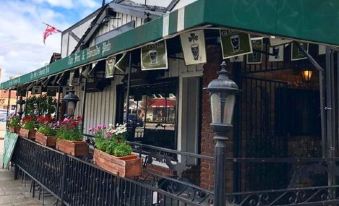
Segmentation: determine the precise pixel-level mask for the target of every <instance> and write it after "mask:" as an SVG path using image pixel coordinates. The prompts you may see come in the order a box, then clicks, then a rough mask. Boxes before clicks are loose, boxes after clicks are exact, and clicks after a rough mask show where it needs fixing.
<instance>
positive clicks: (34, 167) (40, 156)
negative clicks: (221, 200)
mask: <svg viewBox="0 0 339 206" xmlns="http://www.w3.org/2000/svg"><path fill="white" fill-rule="evenodd" d="M12 161H13V162H14V163H15V165H16V167H17V168H18V169H19V170H22V171H23V172H24V173H25V174H27V175H28V176H29V177H31V178H32V180H33V181H34V182H35V183H37V184H39V185H40V186H41V187H43V188H44V189H45V190H47V191H48V192H50V193H51V194H52V195H54V196H55V197H56V198H57V199H58V200H59V201H60V202H62V203H63V204H65V205H76V206H79V205H83V206H86V205H89V206H95V205H98V206H101V205H115V206H120V205H124V206H125V205H126V206H147V205H150V206H176V205H178V206H179V205H180V206H181V205H184V206H186V205H187V206H196V205H204V203H202V202H197V201H194V200H192V199H190V200H189V199H186V198H183V197H181V196H179V195H176V194H171V193H169V192H166V191H164V190H162V189H160V188H157V187H154V186H151V185H148V184H143V183H142V182H137V181H134V180H131V179H126V178H121V177H118V176H114V175H112V174H110V173H107V172H105V171H103V170H101V169H100V168H98V167H96V166H95V165H93V164H91V163H89V162H86V161H84V160H81V159H78V158H74V157H72V156H69V155H66V154H64V153H61V152H58V151H56V150H53V149H50V148H48V147H44V146H41V145H39V144H37V143H35V142H33V141H31V140H27V139H22V138H19V140H18V142H17V145H16V148H15V152H14V156H13V158H12ZM205 205H207V203H206V204H205Z"/></svg>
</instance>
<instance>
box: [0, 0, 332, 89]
mask: <svg viewBox="0 0 339 206" xmlns="http://www.w3.org/2000/svg"><path fill="white" fill-rule="evenodd" d="M338 9H339V1H338V0H322V1H319V0H198V1H197V2H194V3H192V4H190V5H188V6H186V7H184V8H182V9H179V10H176V11H173V12H171V13H170V14H167V15H165V16H163V17H161V18H158V19H156V20H153V21H151V22H149V23H146V24H144V25H142V26H140V27H137V28H135V29H133V30H130V31H128V32H125V33H123V34H120V35H118V36H116V37H114V38H112V39H110V40H108V41H105V42H103V43H100V44H98V45H96V46H94V47H91V48H88V49H84V50H81V51H79V52H76V53H74V54H72V55H70V56H68V57H66V58H64V59H61V60H59V61H56V62H54V63H52V64H50V65H48V66H45V67H42V68H40V69H38V70H36V71H33V72H30V73H28V74H25V75H22V76H20V77H17V78H15V79H12V80H9V81H6V82H4V83H1V85H0V88H1V89H8V88H11V87H15V86H17V85H23V84H26V83H29V82H32V81H36V80H38V79H41V78H46V77H48V76H51V75H55V74H57V73H60V72H63V71H67V70H69V69H72V68H76V67H79V66H81V65H85V64H88V63H90V62H93V61H97V60H100V59H103V58H106V57H108V56H110V55H113V54H117V53H120V52H124V51H128V50H131V49H134V48H137V47H140V46H142V45H145V44H147V43H150V42H154V41H158V40H160V39H166V38H169V37H171V36H172V35H176V34H179V33H180V32H182V31H185V30H188V29H191V28H195V27H200V26H206V25H210V26H220V27H227V28H233V29H239V30H244V31H249V32H256V33H262V34H268V35H275V36H282V37H289V38H293V39H299V40H304V41H311V42H317V43H323V44H329V45H334V46H339V29H338V28H339V10H338Z"/></svg>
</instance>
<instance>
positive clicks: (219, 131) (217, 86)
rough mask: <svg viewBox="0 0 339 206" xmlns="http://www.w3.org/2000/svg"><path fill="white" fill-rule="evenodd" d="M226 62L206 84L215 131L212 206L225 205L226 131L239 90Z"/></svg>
mask: <svg viewBox="0 0 339 206" xmlns="http://www.w3.org/2000/svg"><path fill="white" fill-rule="evenodd" d="M226 66H227V65H226V62H225V61H224V62H222V64H221V70H220V71H219V73H218V74H219V76H218V78H217V79H214V80H213V81H211V82H210V83H209V84H208V88H207V90H208V91H209V92H210V100H211V101H210V104H211V114H212V123H211V126H212V128H213V130H214V132H215V133H216V135H215V136H214V138H213V139H214V140H215V146H214V158H215V174H214V206H224V205H225V202H226V200H225V186H226V178H225V176H226V175H225V158H226V141H227V140H228V138H227V137H226V135H227V132H228V131H230V129H231V128H232V118H233V111H234V105H235V94H236V93H237V92H238V91H239V88H238V85H237V84H236V83H235V82H234V81H232V80H231V79H229V77H228V72H227V70H226Z"/></svg>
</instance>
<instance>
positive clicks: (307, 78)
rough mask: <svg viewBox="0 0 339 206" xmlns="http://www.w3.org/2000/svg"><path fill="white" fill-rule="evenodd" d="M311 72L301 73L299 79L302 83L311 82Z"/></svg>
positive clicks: (309, 70)
mask: <svg viewBox="0 0 339 206" xmlns="http://www.w3.org/2000/svg"><path fill="white" fill-rule="evenodd" d="M312 74H313V71H312V70H311V69H305V70H303V71H302V72H301V77H302V79H303V81H305V82H309V81H311V78H312Z"/></svg>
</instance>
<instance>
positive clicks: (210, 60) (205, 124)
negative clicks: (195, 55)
mask: <svg viewBox="0 0 339 206" xmlns="http://www.w3.org/2000/svg"><path fill="white" fill-rule="evenodd" d="M206 51H207V63H206V64H205V65H204V75H203V88H206V87H207V86H208V84H209V83H210V82H211V81H212V80H213V79H215V78H217V76H218V75H217V71H219V69H220V64H221V62H222V57H221V48H220V47H219V46H214V45H209V46H207V47H206ZM201 116H202V120H201V145H200V146H201V154H203V155H209V156H214V141H213V136H214V133H213V130H212V128H211V126H210V123H211V109H210V96H209V94H208V92H207V91H206V90H204V91H203V94H202V115H201ZM225 135H226V134H225ZM227 136H228V137H230V135H227ZM226 149H227V157H233V152H232V151H233V146H232V138H231V137H230V141H229V142H227V147H226ZM226 168H227V173H226V189H227V191H228V192H229V191H232V187H233V181H232V175H233V168H232V164H226ZM213 178H214V162H213V161H207V160H202V161H201V173H200V184H201V187H203V188H205V189H209V190H212V189H213V185H214V179H213Z"/></svg>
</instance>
